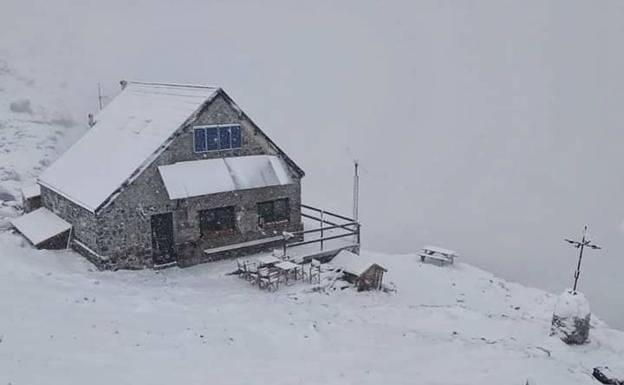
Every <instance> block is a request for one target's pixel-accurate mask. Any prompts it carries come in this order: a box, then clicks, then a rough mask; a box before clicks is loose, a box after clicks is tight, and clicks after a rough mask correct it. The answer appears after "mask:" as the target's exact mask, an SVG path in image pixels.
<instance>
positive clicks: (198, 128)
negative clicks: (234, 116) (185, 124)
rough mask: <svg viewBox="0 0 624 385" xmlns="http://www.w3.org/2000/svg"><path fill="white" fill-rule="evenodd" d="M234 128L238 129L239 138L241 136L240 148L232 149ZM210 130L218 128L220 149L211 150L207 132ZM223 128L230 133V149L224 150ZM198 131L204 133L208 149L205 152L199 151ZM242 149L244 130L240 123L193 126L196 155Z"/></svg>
mask: <svg viewBox="0 0 624 385" xmlns="http://www.w3.org/2000/svg"><path fill="white" fill-rule="evenodd" d="M233 127H237V128H238V136H239V142H238V147H232V143H233V142H234V141H233V140H232V128H233ZM209 128H216V129H217V138H218V147H219V148H217V149H209V145H208V132H207V129H209ZM223 128H227V129H228V131H229V134H228V137H229V138H230V147H228V148H222V147H221V129H223ZM196 130H202V131H203V132H204V142H205V148H206V149H205V150H204V151H197V145H196ZM241 148H243V128H242V127H241V125H240V124H238V123H228V124H209V125H200V126H193V152H194V153H195V154H205V153H207V152H215V151H231V150H238V149H241Z"/></svg>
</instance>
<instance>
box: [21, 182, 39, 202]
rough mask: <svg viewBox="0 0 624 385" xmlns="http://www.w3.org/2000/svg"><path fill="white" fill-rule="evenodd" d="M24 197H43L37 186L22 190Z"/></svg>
mask: <svg viewBox="0 0 624 385" xmlns="http://www.w3.org/2000/svg"><path fill="white" fill-rule="evenodd" d="M22 195H23V196H24V198H25V199H31V198H34V197H38V196H39V195H41V188H40V187H39V185H37V184H33V185H30V186H26V187H24V188H23V189H22Z"/></svg>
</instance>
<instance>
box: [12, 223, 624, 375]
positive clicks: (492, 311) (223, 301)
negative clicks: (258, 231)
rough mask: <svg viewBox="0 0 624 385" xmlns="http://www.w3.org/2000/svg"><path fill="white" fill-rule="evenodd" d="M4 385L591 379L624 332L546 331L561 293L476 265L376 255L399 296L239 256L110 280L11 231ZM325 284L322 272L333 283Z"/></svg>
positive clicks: (616, 350) (618, 355) (620, 354)
mask: <svg viewBox="0 0 624 385" xmlns="http://www.w3.org/2000/svg"><path fill="white" fill-rule="evenodd" d="M0 250H1V251H0V308H1V309H3V310H2V316H0V335H1V336H2V342H1V343H0V383H2V384H7V383H9V382H10V383H12V384H39V383H48V384H56V383H63V384H67V385H71V384H84V383H89V384H92V385H99V384H111V383H119V384H146V383H149V384H172V383H186V384H204V383H206V382H211V383H213V382H215V383H220V384H249V383H258V384H260V383H271V384H276V385H280V384H297V383H301V384H351V383H358V384H364V385H365V384H379V383H387V384H413V383H422V384H484V385H489V384H492V385H494V384H496V385H498V384H508V383H518V384H524V383H525V382H526V380H527V378H529V377H530V378H532V379H533V382H532V383H535V384H587V385H591V384H595V382H594V380H593V379H592V378H591V372H592V370H593V367H595V366H599V365H601V366H609V367H611V366H615V365H616V364H618V363H621V362H623V360H624V333H622V332H619V331H616V330H612V329H610V328H608V327H607V326H606V325H605V324H604V323H602V322H601V321H600V320H594V321H593V322H594V325H593V326H594V327H593V329H592V339H591V342H590V343H588V344H586V345H583V346H580V347H574V348H571V347H569V346H567V345H565V344H563V343H562V342H561V341H560V340H559V339H557V338H553V337H549V336H548V327H549V323H550V316H551V315H552V309H553V306H554V302H555V300H556V297H555V296H553V295H550V294H548V293H545V292H543V291H540V290H536V289H531V288H525V287H523V286H521V285H518V284H513V283H508V282H505V281H503V280H501V279H498V278H496V277H494V276H492V275H491V274H489V273H487V272H484V271H482V270H479V269H476V268H474V267H471V266H469V265H467V264H464V263H460V264H457V265H456V267H455V268H453V269H446V268H439V267H437V266H433V265H427V264H422V263H420V260H419V258H418V257H417V256H416V255H385V254H380V253H366V252H364V254H365V256H366V257H367V258H371V259H374V260H377V261H379V262H380V263H382V264H383V265H384V266H387V268H388V273H387V274H386V279H387V280H388V281H392V282H394V284H395V285H396V287H397V292H396V293H393V294H387V293H383V292H367V293H358V292H357V291H356V290H353V289H347V290H342V291H340V290H338V291H336V292H333V293H323V294H321V293H316V292H313V291H312V290H311V288H312V287H313V286H312V285H310V284H308V283H297V284H294V285H292V286H284V285H281V286H280V288H279V290H278V291H277V292H274V293H267V292H266V291H261V290H259V289H258V288H257V287H254V286H251V285H250V284H249V283H248V282H246V281H244V280H241V279H239V278H238V277H236V276H231V275H227V273H229V272H231V271H233V270H235V269H236V262H235V261H222V262H214V263H208V264H204V265H199V266H194V267H191V268H186V269H180V268H170V269H166V270H160V271H152V270H144V271H117V272H110V271H108V272H100V271H96V270H95V269H93V267H92V266H91V265H90V264H89V263H88V262H86V261H85V260H84V258H82V257H80V256H79V255H77V254H75V253H73V252H68V251H45V250H34V249H32V248H31V247H28V246H24V243H23V242H22V241H21V240H20V238H19V237H17V236H15V235H11V234H8V233H4V234H0ZM323 274H325V273H323Z"/></svg>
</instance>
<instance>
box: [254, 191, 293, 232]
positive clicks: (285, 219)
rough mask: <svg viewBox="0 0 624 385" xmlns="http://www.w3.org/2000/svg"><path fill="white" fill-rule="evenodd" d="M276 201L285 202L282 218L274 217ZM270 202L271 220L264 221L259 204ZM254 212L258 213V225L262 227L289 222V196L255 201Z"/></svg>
mask: <svg viewBox="0 0 624 385" xmlns="http://www.w3.org/2000/svg"><path fill="white" fill-rule="evenodd" d="M276 202H284V203H285V206H286V207H285V212H284V217H283V218H279V219H275V203H276ZM267 204H270V205H271V215H272V217H273V218H271V219H272V220H271V221H266V220H265V219H264V217H263V216H261V215H260V206H261V205H267ZM256 213H257V214H258V227H260V228H263V227H266V226H269V227H270V226H276V225H281V224H286V223H290V198H278V199H272V200H269V201H262V202H257V203H256Z"/></svg>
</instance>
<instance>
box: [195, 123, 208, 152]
mask: <svg viewBox="0 0 624 385" xmlns="http://www.w3.org/2000/svg"><path fill="white" fill-rule="evenodd" d="M194 135H195V141H194V142H195V152H204V151H206V130H205V129H203V128H196V129H195V131H194Z"/></svg>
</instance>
